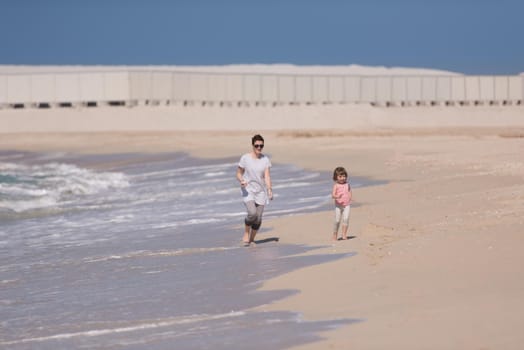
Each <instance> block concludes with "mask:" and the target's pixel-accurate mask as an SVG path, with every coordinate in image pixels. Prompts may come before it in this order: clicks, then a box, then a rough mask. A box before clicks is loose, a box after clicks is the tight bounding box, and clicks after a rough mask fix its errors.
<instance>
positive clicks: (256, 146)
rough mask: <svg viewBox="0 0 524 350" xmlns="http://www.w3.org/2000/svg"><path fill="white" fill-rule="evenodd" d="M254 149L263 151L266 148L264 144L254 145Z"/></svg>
mask: <svg viewBox="0 0 524 350" xmlns="http://www.w3.org/2000/svg"><path fill="white" fill-rule="evenodd" d="M253 147H255V148H260V149H262V148H264V145H263V144H254V145H253Z"/></svg>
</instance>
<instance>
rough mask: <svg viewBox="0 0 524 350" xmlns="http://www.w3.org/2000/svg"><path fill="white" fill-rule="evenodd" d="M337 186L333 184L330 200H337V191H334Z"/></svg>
mask: <svg viewBox="0 0 524 350" xmlns="http://www.w3.org/2000/svg"><path fill="white" fill-rule="evenodd" d="M336 188H337V185H336V184H333V190H332V191H331V198H333V199H337V191H336Z"/></svg>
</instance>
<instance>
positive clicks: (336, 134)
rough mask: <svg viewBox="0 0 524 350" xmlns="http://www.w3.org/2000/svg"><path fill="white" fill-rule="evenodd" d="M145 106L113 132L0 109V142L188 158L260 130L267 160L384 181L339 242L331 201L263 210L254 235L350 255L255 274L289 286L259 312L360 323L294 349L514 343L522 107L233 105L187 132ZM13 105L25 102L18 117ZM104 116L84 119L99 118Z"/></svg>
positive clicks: (361, 191) (220, 151) (233, 151)
mask: <svg viewBox="0 0 524 350" xmlns="http://www.w3.org/2000/svg"><path fill="white" fill-rule="evenodd" d="M286 108H287V107H286ZM289 108H292V107H289ZM315 108H316V107H315ZM318 108H322V107H318ZM328 108H335V107H333V106H332V107H329V106H328ZM508 108H509V107H508ZM122 110H123V111H128V109H116V110H115V109H114V110H113V111H117V112H115V113H122V116H121V118H123V115H124V114H125V113H124V112H122ZM150 111H151V112H150V113H149V114H148V116H149V117H150V118H152V120H157V121H158V124H154V125H151V124H148V123H147V122H144V123H145V124H144V126H146V127H145V129H146V130H148V131H145V132H144V131H138V129H139V128H138V126H139V125H141V123H142V122H140V123H139V122H137V124H136V126H137V128H134V127H133V128H129V126H130V125H135V124H133V120H135V121H136V119H133V118H131V121H130V122H129V123H124V124H121V126H122V128H121V129H118V128H117V127H118V125H116V124H114V123H113V122H109V123H112V124H111V125H112V129H111V128H109V129H104V128H102V130H100V129H99V127H98V126H99V124H96V123H88V122H86V123H85V124H82V125H80V126H79V124H74V127H72V128H67V127H64V125H69V124H68V120H67V117H65V116H64V115H66V114H67V113H66V112H64V115H62V114H59V115H58V116H57V115H55V117H53V118H55V119H53V120H52V123H51V122H50V121H49V120H48V119H46V118H42V119H40V120H38V119H36V118H35V116H36V115H33V116H25V117H24V118H29V119H31V118H32V124H30V125H28V124H23V123H18V124H17V123H15V124H12V123H11V122H12V121H13V120H14V119H16V118H14V119H9V118H12V117H11V116H12V115H13V113H15V114H14V115H15V116H16V115H17V114H16V113H19V112H20V111H14V112H13V111H9V112H5V111H0V123H2V124H0V126H2V130H0V131H1V132H3V134H0V149H2V150H6V149H19V150H35V151H68V152H82V153H86V152H112V153H113V152H124V151H125V152H137V151H138V152H162V151H180V150H183V151H188V152H190V153H192V154H193V155H196V156H200V157H229V156H239V155H240V154H241V153H243V152H244V151H246V150H248V149H249V140H250V137H251V136H252V134H253V133H254V132H257V131H261V133H262V134H263V135H264V137H265V139H266V146H267V147H266V149H265V151H266V152H267V153H269V154H271V157H272V160H273V162H274V163H279V162H285V163H294V164H297V165H299V166H302V167H305V168H309V169H318V170H326V171H332V169H333V168H334V167H335V166H338V165H343V166H345V167H346V168H347V169H348V170H349V173H350V176H357V175H358V176H364V177H368V178H373V179H377V180H385V181H387V184H384V185H379V186H374V187H368V188H358V189H355V190H354V200H355V205H354V207H353V209H352V213H351V220H350V234H351V235H353V236H355V238H353V239H351V240H349V241H338V242H335V243H334V244H333V242H331V241H330V238H331V232H330V230H331V227H332V218H333V213H332V212H331V211H326V212H318V213H314V214H307V215H297V216H292V217H286V218H281V219H276V220H268V221H266V223H265V226H266V227H271V232H269V233H263V234H261V237H260V238H264V235H266V234H267V235H270V236H278V237H280V240H281V242H282V243H296V244H307V245H315V246H316V245H320V246H321V248H319V249H317V250H315V251H314V253H341V252H348V253H350V252H354V253H356V255H355V256H352V257H348V258H345V259H341V260H337V261H334V262H330V263H326V264H321V265H316V266H312V267H308V268H305V269H302V270H298V271H294V272H292V273H289V274H287V275H283V276H280V277H278V278H276V279H274V280H270V281H268V282H267V283H266V284H265V285H264V287H263V288H264V289H281V288H286V289H288V288H291V289H299V290H300V293H299V294H298V295H295V296H292V297H290V298H287V299H285V300H281V301H278V302H276V303H275V304H272V305H265V306H263V307H261V308H260V309H261V310H293V311H297V312H301V313H303V315H304V319H306V320H322V319H334V318H351V319H359V320H361V322H359V323H356V324H351V325H348V326H344V327H342V328H339V329H335V330H333V331H330V332H327V333H325V334H322V336H323V337H325V339H324V340H322V341H320V342H317V343H311V344H307V345H303V346H300V347H298V348H299V349H349V348H351V349H403V350H404V349H439V350H441V349H521V348H522V346H524V333H522V329H524V318H523V317H522V314H523V313H524V297H523V295H524V254H522V253H521V251H522V247H523V246H524V235H523V234H524V225H523V224H524V108H522V107H520V108H518V107H515V108H509V109H507V110H506V112H500V113H502V114H501V115H502V117H501V118H502V121H501V119H499V118H498V117H497V116H498V112H495V111H498V109H491V113H490V112H489V110H488V111H487V112H486V109H481V108H480V109H477V111H478V114H479V116H480V117H479V118H478V120H477V119H475V118H474V116H475V110H470V109H466V110H465V111H466V112H465V113H462V114H460V113H459V112H457V111H455V112H454V113H455V114H453V112H451V113H450V112H445V113H444V112H441V115H442V118H444V120H445V121H449V123H443V124H442V125H444V126H445V127H439V128H436V127H435V124H438V121H436V120H435V116H434V113H435V111H436V110H435V109H431V108H428V109H424V108H419V109H414V108H412V109H397V110H395V112H393V114H392V115H394V116H393V117H392V118H394V119H393V120H394V121H395V118H397V120H406V121H405V124H402V125H398V124H396V123H395V122H392V121H391V120H389V119H387V113H386V112H383V111H384V109H381V110H376V111H374V112H370V113H376V114H380V113H384V117H382V119H381V118H378V117H377V118H375V119H373V118H372V117H369V115H368V116H364V117H362V119H361V120H363V123H364V124H363V125H360V124H358V123H356V124H351V123H346V124H344V126H343V128H342V129H341V130H337V131H333V129H334V127H333V126H334V125H336V123H334V125H332V124H330V123H329V122H325V119H321V118H319V119H312V120H311V121H309V122H307V123H305V126H302V128H301V129H300V130H298V131H297V130H294V128H296V125H297V124H290V125H281V124H282V123H284V122H280V123H281V124H277V126H278V127H275V126H274V125H271V124H266V123H257V122H256V121H257V119H256V118H257V116H256V115H255V116H253V115H252V114H249V113H246V112H245V111H244V113H243V117H244V123H243V124H241V126H238V124H236V122H237V121H234V122H232V123H231V124H227V123H226V124H224V123H220V122H219V124H220V125H222V127H218V128H217V129H216V130H215V131H206V130H209V129H213V127H212V126H213V125H215V124H216V123H217V121H216V120H214V119H213V117H212V116H209V115H207V118H205V117H204V116H205V115H206V114H198V113H197V114H198V115H199V116H200V115H201V116H202V118H204V120H200V121H199V123H196V124H198V125H203V124H202V123H204V122H207V123H208V124H207V125H208V127H205V128H203V127H195V128H194V129H196V130H197V131H190V129H188V128H186V127H183V125H182V124H178V127H177V123H176V122H173V121H164V122H163V123H162V118H163V117H162V113H163V112H162V111H159V110H156V112H155V111H154V109H152V110H150ZM294 111H295V112H294V113H293V114H291V116H290V118H300V113H301V110H300V109H296V110H294ZM448 111H453V109H451V110H448ZM463 111H464V110H463ZM106 112H107V111H106ZM200 112H201V111H200ZM287 112H288V113H291V112H289V111H287ZM329 112H330V111H329V109H328V110H323V111H322V110H320V111H318V110H316V111H315V112H312V111H309V112H305V113H306V114H307V113H311V114H314V113H317V114H319V115H323V116H324V117H327V120H328V121H329V120H332V119H331V118H334V117H331V116H330V113H329ZM24 113H29V112H27V111H25V112H23V113H20V114H18V115H22V114H24ZM68 113H71V112H68ZM73 113H74V111H73ZM90 113H94V112H90ZM99 113H101V112H100V111H99ZM188 113H189V112H188ZM192 113H196V112H195V110H193V112H192ZM258 113H262V112H260V110H259V112H258ZM388 113H389V112H388ZM468 113H469V114H471V115H469V116H468ZM505 113H506V114H505ZM112 114H113V113H102V114H97V117H96V118H99V119H101V118H106V119H105V120H111V117H112ZM509 114H511V117H507V118H506V117H505V116H506V115H509ZM195 115H196V114H195ZM410 115H412V116H413V120H412V123H411V124H410V123H409V118H408V117H409V116H410ZM414 116H418V117H419V119H418V120H416V119H415V118H414ZM490 116H491V117H490ZM263 117H264V118H270V117H268V116H263ZM437 117H438V116H437ZM49 118H51V117H49ZM337 118H338V117H337ZM504 118H506V119H504ZM334 119H336V118H334ZM8 120H10V121H9V123H8V122H7V121H8ZM371 120H373V121H374V123H371V122H370V121H371ZM464 120H467V121H468V122H463V121H464ZM475 120H477V121H478V123H475ZM91 122H92V121H91ZM53 123H54V124H53ZM193 123H195V122H194V121H193ZM196 124H195V125H196ZM13 125H19V126H20V125H25V126H24V127H23V128H21V129H16V128H14V127H13V128H11V127H12V126H13ZM184 125H185V124H184ZM209 125H211V127H209ZM228 125H229V127H227V126H228ZM235 125H237V126H236V127H233V126H235ZM299 125H300V124H299ZM147 126H149V127H147ZM271 126H273V129H281V130H279V131H277V130H271V129H272V128H271ZM31 131H35V133H30V132H31ZM79 131H84V132H79ZM273 180H274V182H275V183H277V182H278V179H277V178H275V179H273ZM329 191H330V188H326V192H327V193H329ZM279 200H285V198H281V199H279ZM239 239H240V232H239ZM255 249H256V248H255Z"/></svg>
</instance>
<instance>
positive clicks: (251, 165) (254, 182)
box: [238, 153, 271, 205]
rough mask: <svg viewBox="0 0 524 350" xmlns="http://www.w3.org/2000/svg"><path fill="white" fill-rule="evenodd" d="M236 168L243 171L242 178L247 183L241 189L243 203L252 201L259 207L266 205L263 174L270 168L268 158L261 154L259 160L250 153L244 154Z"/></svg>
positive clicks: (266, 198) (266, 197)
mask: <svg viewBox="0 0 524 350" xmlns="http://www.w3.org/2000/svg"><path fill="white" fill-rule="evenodd" d="M238 166H239V167H241V168H242V169H244V175H243V178H244V180H245V181H246V182H247V186H246V187H242V197H243V199H244V202H247V201H253V200H254V201H255V203H257V204H259V205H265V204H267V202H268V196H267V191H266V182H265V180H264V174H265V172H266V169H267V168H271V161H270V160H269V158H268V157H266V156H265V155H263V154H262V155H261V156H260V158H253V156H252V154H251V153H246V154H244V155H243V156H242V157H240V161H239V162H238Z"/></svg>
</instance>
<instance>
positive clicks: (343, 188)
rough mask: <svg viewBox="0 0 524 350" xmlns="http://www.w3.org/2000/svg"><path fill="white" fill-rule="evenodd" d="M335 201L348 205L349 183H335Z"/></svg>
mask: <svg viewBox="0 0 524 350" xmlns="http://www.w3.org/2000/svg"><path fill="white" fill-rule="evenodd" d="M335 202H336V203H337V204H338V205H343V206H346V205H349V184H348V183H347V182H346V183H343V184H339V183H338V182H337V183H335Z"/></svg>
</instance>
